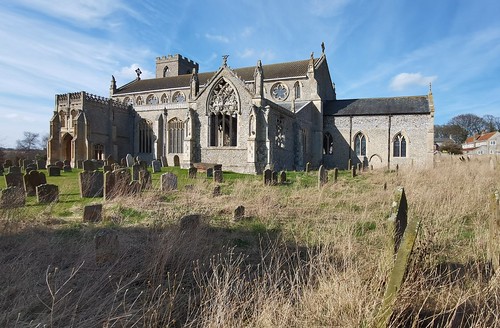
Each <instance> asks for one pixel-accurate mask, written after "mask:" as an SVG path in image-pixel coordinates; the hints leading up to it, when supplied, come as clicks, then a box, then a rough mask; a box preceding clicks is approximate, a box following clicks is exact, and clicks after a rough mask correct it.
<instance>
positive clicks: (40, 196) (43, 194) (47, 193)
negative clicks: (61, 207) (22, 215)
mask: <svg viewBox="0 0 500 328" xmlns="http://www.w3.org/2000/svg"><path fill="white" fill-rule="evenodd" d="M36 199H37V201H38V203H40V204H47V203H55V202H57V201H58V200H59V187H58V186H56V185H54V184H46V183H45V184H41V185H39V186H37V187H36Z"/></svg>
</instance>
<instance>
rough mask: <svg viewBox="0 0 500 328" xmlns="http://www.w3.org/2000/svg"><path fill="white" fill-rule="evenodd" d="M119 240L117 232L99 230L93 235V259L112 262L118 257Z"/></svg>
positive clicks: (100, 261)
mask: <svg viewBox="0 0 500 328" xmlns="http://www.w3.org/2000/svg"><path fill="white" fill-rule="evenodd" d="M119 251H120V242H119V240H118V233H117V232H116V231H113V230H101V231H99V232H98V233H96V235H95V260H96V262H97V263H105V262H113V261H115V260H116V259H117V258H118V255H119Z"/></svg>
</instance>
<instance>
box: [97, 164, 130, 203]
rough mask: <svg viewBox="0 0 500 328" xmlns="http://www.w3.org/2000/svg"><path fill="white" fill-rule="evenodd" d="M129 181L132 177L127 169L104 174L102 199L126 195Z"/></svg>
mask: <svg viewBox="0 0 500 328" xmlns="http://www.w3.org/2000/svg"><path fill="white" fill-rule="evenodd" d="M131 181H132V177H131V175H130V170H129V169H128V168H123V169H119V170H115V171H112V172H106V173H105V174H104V199H106V200H108V199H113V198H115V197H118V196H126V195H128V191H129V185H130V182H131Z"/></svg>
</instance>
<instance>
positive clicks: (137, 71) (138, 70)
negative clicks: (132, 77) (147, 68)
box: [135, 67, 142, 80]
mask: <svg viewBox="0 0 500 328" xmlns="http://www.w3.org/2000/svg"><path fill="white" fill-rule="evenodd" d="M135 74H137V79H138V80H140V79H141V74H142V71H141V69H140V68H139V67H137V69H136V70H135Z"/></svg>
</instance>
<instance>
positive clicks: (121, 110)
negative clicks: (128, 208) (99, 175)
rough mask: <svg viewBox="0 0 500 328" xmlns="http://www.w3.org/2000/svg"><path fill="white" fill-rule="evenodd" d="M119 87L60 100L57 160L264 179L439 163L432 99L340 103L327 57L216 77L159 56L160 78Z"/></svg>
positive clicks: (54, 130) (53, 150) (52, 151)
mask: <svg viewBox="0 0 500 328" xmlns="http://www.w3.org/2000/svg"><path fill="white" fill-rule="evenodd" d="M136 72H137V78H136V79H135V80H133V81H131V82H129V83H127V84H125V85H122V86H117V84H116V81H115V79H114V77H113V78H112V80H111V86H110V98H103V97H98V96H95V95H91V94H88V93H86V92H78V93H68V94H62V95H56V97H55V109H54V114H53V116H52V119H51V120H50V137H49V142H48V147H47V152H48V160H49V161H50V163H54V162H55V161H58V160H70V161H71V164H72V165H73V166H76V163H77V161H80V160H86V159H97V160H103V159H105V158H106V157H108V156H109V155H112V157H113V158H114V159H120V158H124V157H125V156H126V155H127V154H128V153H130V154H132V155H133V156H139V157H140V158H141V159H144V160H147V161H148V162H150V161H151V160H153V159H160V158H161V157H165V158H166V159H167V161H168V164H169V165H176V166H181V167H183V168H187V167H189V166H190V165H192V164H195V163H214V164H215V163H217V164H222V167H223V168H224V170H230V171H235V172H244V173H261V172H262V171H263V170H264V169H265V168H272V169H274V170H303V169H304V167H305V165H306V163H308V162H309V163H311V166H312V167H318V166H319V165H321V164H323V165H325V166H326V167H327V168H333V167H338V168H340V169H347V168H348V165H349V164H348V163H351V164H352V165H355V164H357V163H364V164H366V165H373V167H374V168H393V167H395V166H396V164H398V165H399V166H402V165H413V166H415V167H423V166H428V165H432V161H433V137H434V103H433V97H432V93H431V92H430V91H429V94H428V95H422V96H411V97H393V98H364V99H337V97H336V92H335V85H334V84H333V83H332V78H331V75H330V70H329V68H328V63H327V60H326V56H325V53H324V48H323V52H322V53H321V55H320V56H319V57H314V56H313V54H311V56H310V58H307V59H305V60H301V61H295V62H286V63H278V64H269V65H263V64H262V63H261V61H260V60H259V61H258V62H257V65H256V66H254V67H243V68H231V67H230V66H228V63H227V56H224V57H223V62H222V65H221V66H220V68H219V69H218V70H217V71H216V72H199V65H198V64H197V63H195V62H193V61H192V60H189V59H187V58H185V57H183V56H181V55H173V56H172V55H169V56H164V57H158V58H156V77H155V78H152V79H141V78H140V70H137V71H136Z"/></svg>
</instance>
